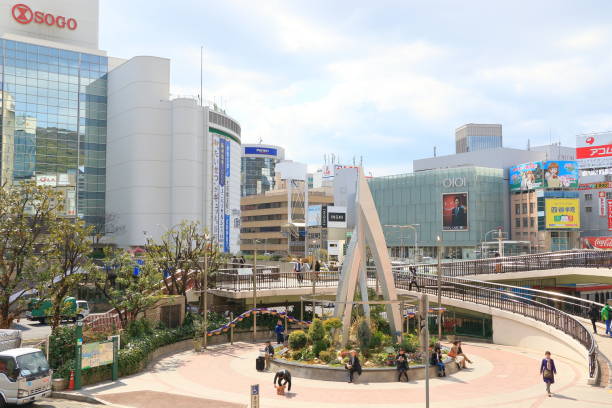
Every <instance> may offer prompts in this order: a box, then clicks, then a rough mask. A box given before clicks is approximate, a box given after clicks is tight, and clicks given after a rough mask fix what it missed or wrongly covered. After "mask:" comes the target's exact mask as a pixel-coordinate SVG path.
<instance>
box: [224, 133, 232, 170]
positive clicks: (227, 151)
mask: <svg viewBox="0 0 612 408" xmlns="http://www.w3.org/2000/svg"><path fill="white" fill-rule="evenodd" d="M230 164H231V163H230V141H229V140H226V141H225V177H229V176H230V167H231V166H230Z"/></svg>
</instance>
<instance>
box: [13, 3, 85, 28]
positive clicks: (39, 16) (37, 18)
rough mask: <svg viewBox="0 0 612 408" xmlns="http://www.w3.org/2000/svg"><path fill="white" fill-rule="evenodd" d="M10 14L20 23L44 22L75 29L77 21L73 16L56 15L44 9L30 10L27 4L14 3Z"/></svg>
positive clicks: (49, 24)
mask: <svg viewBox="0 0 612 408" xmlns="http://www.w3.org/2000/svg"><path fill="white" fill-rule="evenodd" d="M12 14H13V18H14V19H15V21H17V22H18V23H20V24H30V23H32V22H33V23H35V24H46V25H48V26H55V27H57V28H68V29H69V30H76V28H77V25H78V24H77V21H76V20H75V19H74V18H66V17H64V16H56V15H54V14H52V13H46V12H44V11H32V9H31V8H30V6H28V5H27V4H22V3H19V4H15V5H14V6H13V8H12Z"/></svg>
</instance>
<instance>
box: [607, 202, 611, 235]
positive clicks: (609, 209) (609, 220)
mask: <svg viewBox="0 0 612 408" xmlns="http://www.w3.org/2000/svg"><path fill="white" fill-rule="evenodd" d="M608 231H612V200H608Z"/></svg>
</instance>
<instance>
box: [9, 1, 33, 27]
mask: <svg viewBox="0 0 612 408" xmlns="http://www.w3.org/2000/svg"><path fill="white" fill-rule="evenodd" d="M13 18H14V19H15V20H16V21H17V22H18V23H21V24H29V23H30V22H31V21H32V19H33V18H34V13H32V9H31V8H30V7H28V6H26V5H25V4H15V5H14V6H13Z"/></svg>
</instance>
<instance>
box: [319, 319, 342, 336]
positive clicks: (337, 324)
mask: <svg viewBox="0 0 612 408" xmlns="http://www.w3.org/2000/svg"><path fill="white" fill-rule="evenodd" d="M323 328H324V329H325V331H326V332H327V333H329V334H330V335H331V333H332V331H333V330H335V329H340V328H342V321H341V320H340V319H338V318H337V317H332V318H331V319H327V320H325V321H324V322H323Z"/></svg>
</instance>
